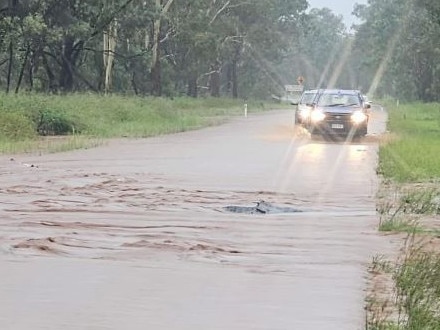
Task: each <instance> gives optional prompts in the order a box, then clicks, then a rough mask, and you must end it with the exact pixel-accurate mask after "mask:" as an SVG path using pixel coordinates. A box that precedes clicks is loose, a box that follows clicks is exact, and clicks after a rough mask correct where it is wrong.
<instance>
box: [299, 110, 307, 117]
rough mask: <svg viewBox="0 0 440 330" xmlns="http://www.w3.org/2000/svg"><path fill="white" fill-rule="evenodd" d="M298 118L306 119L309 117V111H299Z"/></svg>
mask: <svg viewBox="0 0 440 330" xmlns="http://www.w3.org/2000/svg"><path fill="white" fill-rule="evenodd" d="M299 116H300V117H301V119H307V118H309V117H310V109H304V110H302V111H300V113H299Z"/></svg>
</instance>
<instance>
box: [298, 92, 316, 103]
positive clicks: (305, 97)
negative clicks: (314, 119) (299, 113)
mask: <svg viewBox="0 0 440 330" xmlns="http://www.w3.org/2000/svg"><path fill="white" fill-rule="evenodd" d="M315 96H316V93H304V95H303V97H302V98H301V102H300V103H301V104H312V103H313V100H314V99H315Z"/></svg>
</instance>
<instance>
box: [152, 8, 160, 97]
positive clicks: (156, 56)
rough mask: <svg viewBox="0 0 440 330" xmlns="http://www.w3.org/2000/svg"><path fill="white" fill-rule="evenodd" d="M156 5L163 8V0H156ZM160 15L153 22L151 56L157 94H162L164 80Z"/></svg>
mask: <svg viewBox="0 0 440 330" xmlns="http://www.w3.org/2000/svg"><path fill="white" fill-rule="evenodd" d="M156 7H157V8H161V7H162V3H161V0H156ZM160 25H161V20H160V17H159V18H157V19H155V20H154V22H153V49H152V52H153V54H152V58H151V79H152V91H151V92H152V94H153V95H155V96H161V95H162V81H161V78H162V77H161V67H160V47H159V43H160Z"/></svg>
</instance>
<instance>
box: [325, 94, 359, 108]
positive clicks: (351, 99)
mask: <svg viewBox="0 0 440 330" xmlns="http://www.w3.org/2000/svg"><path fill="white" fill-rule="evenodd" d="M360 102H361V101H360V99H359V97H357V96H356V95H353V94H341V93H335V94H329V93H325V94H322V95H321V97H320V98H319V101H318V105H319V106H321V107H336V106H344V107H350V106H360V105H361V103H360Z"/></svg>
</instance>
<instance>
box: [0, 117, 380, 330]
mask: <svg viewBox="0 0 440 330" xmlns="http://www.w3.org/2000/svg"><path fill="white" fill-rule="evenodd" d="M292 117H293V114H292V111H291V110H282V111H272V112H269V113H265V114H259V115H253V116H249V117H248V118H238V119H236V120H234V121H233V122H231V123H228V124H225V125H223V126H220V127H211V128H207V129H203V130H199V131H193V132H186V133H180V134H174V135H168V136H162V137H156V138H149V139H137V140H129V139H127V140H115V141H111V142H110V143H109V144H108V145H106V146H102V147H99V148H96V149H90V150H78V151H73V152H67V153H60V154H51V155H43V156H15V157H14V158H11V157H5V156H3V157H1V158H0V182H1V185H0V329H5V330H6V329H14V330H15V329H19V330H21V329H33V330H34V329H173V330H174V329H179V330H180V329H191V330H194V329H204V330H205V329H219V330H220V329H222V330H223V329H228V330H231V329H268V330H269V329H270V330H274V329H326V330H327V329H338V330H341V329H347V330H353V329H362V328H363V324H364V323H363V322H364V319H365V313H364V309H363V307H364V299H365V286H366V269H367V266H368V263H369V262H370V261H371V258H372V256H373V255H374V254H375V253H376V252H377V251H381V249H382V248H383V247H384V246H386V245H387V244H388V243H387V242H386V241H384V238H381V237H379V236H378V235H377V230H376V227H377V222H378V220H377V215H376V212H375V194H376V189H377V184H378V180H377V178H376V174H375V170H376V165H377V151H378V145H377V142H376V140H377V135H378V134H380V133H382V132H383V131H384V130H385V121H386V114H385V113H384V112H383V111H381V110H380V109H375V110H374V111H373V116H372V120H371V122H370V127H369V131H370V133H371V135H370V136H368V137H367V138H365V140H363V141H360V142H353V143H343V142H339V143H338V142H326V141H312V140H310V137H309V136H307V135H306V134H305V133H304V132H301V131H300V130H297V131H296V132H294V131H293V127H292ZM261 201H265V202H268V203H271V204H272V205H275V206H276V207H279V208H286V209H285V210H289V209H292V210H295V212H287V213H282V212H274V213H269V214H264V213H261V214H260V213H255V214H245V213H243V214H241V213H231V212H228V210H227V207H228V206H237V207H252V206H254V205H256V203H258V202H261ZM287 208H288V209H287ZM296 211H298V212H296Z"/></svg>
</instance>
